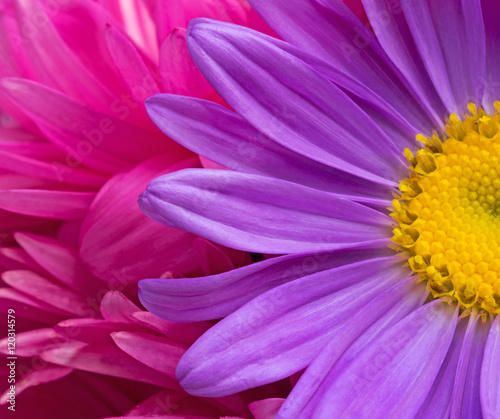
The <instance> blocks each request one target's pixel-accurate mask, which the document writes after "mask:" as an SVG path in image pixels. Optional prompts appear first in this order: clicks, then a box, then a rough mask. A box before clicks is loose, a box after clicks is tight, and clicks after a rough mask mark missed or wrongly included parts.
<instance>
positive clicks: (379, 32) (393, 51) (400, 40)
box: [363, 0, 447, 119]
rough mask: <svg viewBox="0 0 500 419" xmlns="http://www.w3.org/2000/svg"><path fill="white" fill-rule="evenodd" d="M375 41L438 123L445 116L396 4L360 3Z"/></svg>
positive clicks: (366, 0)
mask: <svg viewBox="0 0 500 419" xmlns="http://www.w3.org/2000/svg"><path fill="white" fill-rule="evenodd" d="M363 6H364V9H365V11H366V14H367V15H368V16H369V19H370V24H371V26H372V28H373V31H374V33H375V35H376V36H377V39H378V41H379V42H380V44H381V46H382V48H383V49H384V51H385V52H386V54H387V55H388V56H389V57H390V59H391V60H392V62H393V63H394V64H395V65H396V67H397V68H398V69H399V70H400V71H401V72H402V73H403V74H404V76H405V77H406V79H407V80H408V82H409V83H410V84H411V86H412V88H413V89H414V90H415V92H416V94H417V95H418V97H419V98H420V100H422V102H423V103H424V104H425V105H426V106H427V107H428V108H429V109H431V110H432V112H433V114H434V115H436V117H437V118H438V119H441V117H442V116H444V115H445V114H446V113H447V112H446V110H445V108H444V105H443V103H442V101H441V99H440V97H439V95H438V94H437V92H436V89H435V88H434V85H433V83H432V81H431V79H430V77H429V75H428V74H427V70H426V68H425V65H424V63H423V61H422V58H421V57H420V55H419V54H418V50H417V46H416V45H415V41H414V40H413V37H412V35H411V32H410V29H409V27H408V24H407V23H406V20H405V17H404V14H403V11H402V9H401V2H400V1H399V0H397V1H392V0H363Z"/></svg>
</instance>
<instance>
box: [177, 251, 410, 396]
mask: <svg viewBox="0 0 500 419" xmlns="http://www.w3.org/2000/svg"><path fill="white" fill-rule="evenodd" d="M406 275H408V272H407V271H406V270H404V269H401V260H400V259H399V258H394V257H389V258H383V259H373V260H371V261H364V262H358V263H354V264H351V265H347V266H342V267H340V268H335V269H331V270H327V271H324V272H320V273H316V274H313V275H309V276H305V277H302V278H300V279H296V280H295V281H292V282H289V283H286V284H284V285H281V286H278V287H276V288H273V289H272V290H270V291H267V292H266V293H264V294H262V295H260V296H258V297H257V298H255V299H253V300H252V301H250V302H249V303H247V304H246V305H245V306H243V307H242V308H241V309H240V310H238V311H236V312H235V313H233V314H231V315H230V316H228V317H226V318H225V319H224V320H222V321H221V322H220V323H218V324H217V325H215V326H214V327H213V328H212V329H210V330H209V331H208V332H207V333H205V334H204V335H203V336H202V337H201V338H200V339H199V340H198V341H197V342H196V343H195V344H194V345H193V346H192V347H191V348H190V349H189V350H188V351H187V352H186V354H185V355H184V357H183V358H182V359H181V361H180V362H179V366H178V367H177V378H178V379H179V381H180V382H181V385H182V386H183V387H184V389H186V390H187V391H189V392H190V393H191V394H194V395H198V396H208V397H214V396H223V395H227V394H232V393H236V392H239V391H242V390H245V389H248V388H252V387H256V386H259V385H262V384H265V383H269V382H272V381H277V380H279V379H281V378H284V377H287V376H289V375H291V374H293V373H295V372H297V371H299V370H301V369H303V368H304V367H306V366H307V365H308V364H309V363H310V362H311V361H312V360H313V359H314V357H315V356H316V355H317V354H318V352H319V351H320V350H321V349H322V348H323V346H324V345H325V344H326V343H327V342H328V341H329V340H330V339H331V337H332V336H333V335H335V334H336V333H337V331H338V330H339V329H340V328H341V327H342V325H343V323H344V322H345V321H346V320H347V319H349V318H351V317H352V316H353V315H354V314H355V313H356V311H357V310H358V309H359V307H360V306H363V305H365V304H367V303H368V302H370V301H371V300H372V299H374V298H377V297H378V296H379V295H380V294H382V293H383V292H384V291H385V290H386V289H388V288H390V287H391V286H392V285H393V284H394V283H397V282H399V281H401V280H403V279H404V277H405V276H406ZM346 287H347V288H346Z"/></svg>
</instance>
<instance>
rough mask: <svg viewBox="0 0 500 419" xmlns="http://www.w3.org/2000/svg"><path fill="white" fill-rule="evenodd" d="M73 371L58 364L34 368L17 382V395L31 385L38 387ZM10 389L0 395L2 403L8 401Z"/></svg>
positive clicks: (0, 403) (0, 402)
mask: <svg viewBox="0 0 500 419" xmlns="http://www.w3.org/2000/svg"><path fill="white" fill-rule="evenodd" d="M72 371H73V369H72V368H67V367H60V366H58V365H46V366H45V367H44V368H42V369H39V370H36V369H35V370H33V371H31V372H29V373H27V374H25V375H23V378H22V380H19V381H18V382H17V383H16V396H19V395H20V394H21V393H22V392H23V391H24V390H27V389H28V388H30V387H36V386H38V385H40V384H45V383H50V382H51V381H56V380H59V379H61V378H63V377H66V376H67V375H68V374H69V373H71V372H72ZM8 391H9V390H6V391H5V392H4V393H3V394H2V396H1V397H0V405H4V404H6V403H7V401H8V397H9V395H8V394H7V393H8Z"/></svg>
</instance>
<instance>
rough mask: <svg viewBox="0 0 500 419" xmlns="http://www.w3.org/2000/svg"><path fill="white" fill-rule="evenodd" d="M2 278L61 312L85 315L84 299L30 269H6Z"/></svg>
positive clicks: (86, 309) (85, 305)
mask: <svg viewBox="0 0 500 419" xmlns="http://www.w3.org/2000/svg"><path fill="white" fill-rule="evenodd" d="M2 279H3V280H4V281H5V282H6V283H7V284H9V285H10V286H11V287H13V288H15V289H17V290H19V291H22V292H23V293H26V294H27V295H30V296H32V297H34V298H36V299H39V300H41V301H43V302H44V303H47V304H49V305H51V306H53V307H54V308H56V310H57V311H59V312H61V313H67V314H72V315H76V316H86V315H87V314H88V310H89V308H88V306H87V304H86V302H85V300H84V299H83V298H82V297H80V296H79V295H78V294H76V293H75V292H73V291H70V290H68V289H65V288H63V287H61V286H58V285H55V284H54V283H52V282H50V281H48V280H47V279H45V278H43V277H41V276H40V275H38V274H36V273H34V272H31V271H7V272H4V273H3V274H2Z"/></svg>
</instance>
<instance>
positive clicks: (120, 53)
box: [106, 25, 160, 128]
mask: <svg viewBox="0 0 500 419" xmlns="http://www.w3.org/2000/svg"><path fill="white" fill-rule="evenodd" d="M106 42H107V44H108V48H109V52H110V53H111V55H112V57H113V59H114V61H115V64H116V66H117V68H118V71H119V72H120V74H121V76H122V78H123V81H124V82H125V84H126V86H127V87H128V93H129V95H130V96H131V97H132V99H133V100H134V101H135V102H136V103H137V106H138V107H139V109H140V110H142V115H141V114H140V113H138V115H137V118H138V120H139V121H140V122H141V123H142V124H143V125H145V126H146V127H147V126H149V127H151V128H152V127H153V126H154V125H153V124H152V123H151V120H149V118H148V117H147V113H146V108H145V107H144V101H145V100H146V99H147V98H148V97H150V96H153V95H154V94H157V93H160V89H159V87H158V83H157V82H156V80H155V78H154V76H153V75H152V74H151V71H150V70H149V69H148V66H147V65H146V63H145V59H146V58H145V57H144V56H141V54H140V52H139V51H138V50H137V48H136V47H135V46H134V44H133V43H132V42H131V41H130V40H129V39H128V38H127V37H126V36H125V35H124V34H123V33H121V32H120V31H119V30H118V29H117V28H115V27H113V26H109V25H108V27H107V29H106ZM148 64H149V67H150V68H153V64H152V63H148Z"/></svg>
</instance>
